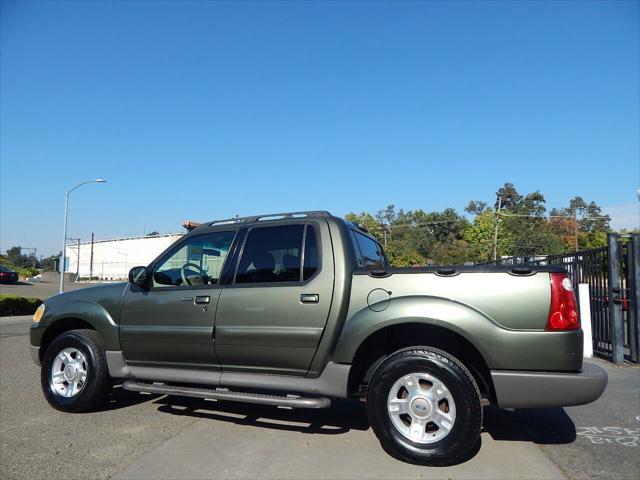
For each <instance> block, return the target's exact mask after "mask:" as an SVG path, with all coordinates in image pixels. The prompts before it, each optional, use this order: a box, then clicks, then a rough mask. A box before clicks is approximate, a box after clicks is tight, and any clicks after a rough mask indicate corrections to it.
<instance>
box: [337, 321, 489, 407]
mask: <svg viewBox="0 0 640 480" xmlns="http://www.w3.org/2000/svg"><path fill="white" fill-rule="evenodd" d="M415 346H429V347H434V348H438V349H440V350H443V351H445V352H447V353H449V354H451V355H453V356H454V357H456V358H457V359H458V360H460V362H462V363H463V364H464V365H465V366H466V367H467V368H468V369H469V371H470V372H471V374H472V375H473V377H474V380H475V381H476V383H477V385H478V388H479V389H480V391H481V393H482V396H483V397H486V398H490V399H495V390H494V387H493V381H492V379H491V373H490V370H489V367H488V366H487V363H486V361H485V358H484V356H483V355H482V353H481V352H480V350H479V349H478V348H477V347H476V346H475V345H474V344H473V343H472V342H471V341H470V340H468V339H467V338H465V336H463V335H461V334H460V333H458V332H456V331H454V330H452V329H449V328H446V327H444V326H442V325H437V324H433V323H424V322H417V321H415V320H414V321H404V322H398V323H394V324H392V325H387V326H384V327H382V328H380V329H378V330H376V331H374V332H373V333H371V334H370V335H369V336H368V337H366V338H365V339H364V340H363V341H362V342H361V343H360V345H359V346H358V348H357V350H356V351H355V353H354V355H353V359H352V366H351V370H350V372H349V380H348V392H349V394H350V395H357V394H358V393H359V392H360V393H363V392H364V391H366V386H367V384H368V381H369V379H370V378H371V376H372V375H373V372H374V371H375V369H376V367H377V366H378V365H379V364H380V363H381V362H382V361H383V360H384V359H385V358H387V357H388V356H389V355H391V354H392V353H394V352H397V351H398V350H402V349H405V348H408V347H415Z"/></svg>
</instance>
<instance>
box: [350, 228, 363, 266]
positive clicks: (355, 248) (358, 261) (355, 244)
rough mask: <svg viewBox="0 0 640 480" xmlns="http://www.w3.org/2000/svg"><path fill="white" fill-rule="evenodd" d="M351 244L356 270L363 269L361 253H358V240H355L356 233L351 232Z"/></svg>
mask: <svg viewBox="0 0 640 480" xmlns="http://www.w3.org/2000/svg"><path fill="white" fill-rule="evenodd" d="M351 242H352V243H353V252H354V253H355V255H356V265H357V266H358V268H364V260H363V259H362V253H360V246H359V245H358V240H356V232H354V231H353V230H351Z"/></svg>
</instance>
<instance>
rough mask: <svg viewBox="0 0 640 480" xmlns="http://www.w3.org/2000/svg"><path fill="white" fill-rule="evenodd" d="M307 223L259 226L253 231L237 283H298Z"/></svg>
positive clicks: (245, 249) (241, 260) (239, 270)
mask: <svg viewBox="0 0 640 480" xmlns="http://www.w3.org/2000/svg"><path fill="white" fill-rule="evenodd" d="M303 233H304V225H283V226H277V227H257V228H253V229H251V230H250V231H249V235H248V236H247V240H246V242H245V245H244V249H243V251H242V256H241V257H240V263H239V264H238V271H237V273H236V283H264V282H298V281H300V257H301V253H302V252H301V250H302V236H303Z"/></svg>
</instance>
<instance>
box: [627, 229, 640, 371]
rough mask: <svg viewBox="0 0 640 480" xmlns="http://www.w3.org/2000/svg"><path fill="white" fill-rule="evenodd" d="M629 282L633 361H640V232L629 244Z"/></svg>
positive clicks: (628, 313) (628, 315)
mask: <svg viewBox="0 0 640 480" xmlns="http://www.w3.org/2000/svg"><path fill="white" fill-rule="evenodd" d="M627 278H628V279H629V281H628V284H627V289H628V297H627V298H628V299H629V307H628V311H627V318H628V320H629V338H630V340H631V341H630V342H629V343H630V347H631V361H632V362H636V363H638V361H640V305H638V300H640V234H638V233H632V234H631V238H630V240H629V244H628V245H627Z"/></svg>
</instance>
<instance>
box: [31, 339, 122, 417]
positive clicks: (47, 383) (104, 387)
mask: <svg viewBox="0 0 640 480" xmlns="http://www.w3.org/2000/svg"><path fill="white" fill-rule="evenodd" d="M65 348H75V349H77V350H78V351H79V352H81V353H82V355H83V356H84V358H85V360H86V362H85V363H86V372H87V376H86V382H84V384H83V385H82V388H80V391H79V392H78V393H77V394H76V395H75V396H71V397H65V396H63V395H62V394H60V393H59V392H58V391H57V390H56V388H55V387H54V385H53V383H52V378H51V377H52V368H53V363H54V361H55V359H56V356H57V355H58V354H59V353H60V352H62V351H63V350H64V349H65ZM40 382H41V384H42V391H43V392H44V396H45V398H46V399H47V401H48V402H49V404H50V405H51V406H52V407H53V408H55V409H56V410H60V411H62V412H86V411H88V410H94V409H96V408H98V407H100V406H101V405H102V404H103V403H104V402H105V401H106V399H107V397H108V395H109V391H110V390H111V386H112V382H111V378H110V377H109V371H108V369H107V361H106V358H105V354H104V347H103V346H102V340H101V339H100V335H99V334H98V332H96V331H95V330H87V329H82V330H70V331H68V332H64V333H62V334H61V335H59V336H58V337H56V338H55V339H54V340H53V341H52V342H51V344H50V345H49V347H48V348H47V350H46V352H45V354H44V358H43V361H42V369H41V371H40Z"/></svg>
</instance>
